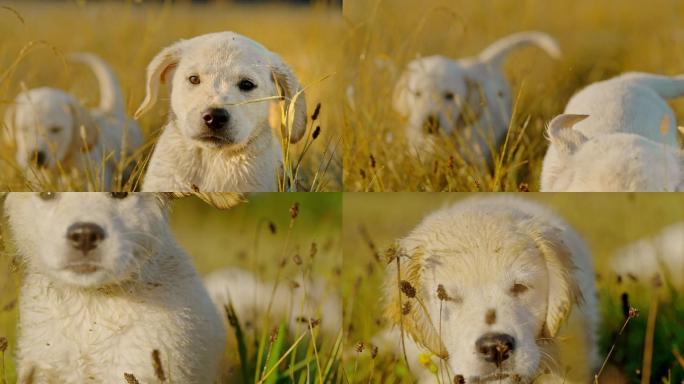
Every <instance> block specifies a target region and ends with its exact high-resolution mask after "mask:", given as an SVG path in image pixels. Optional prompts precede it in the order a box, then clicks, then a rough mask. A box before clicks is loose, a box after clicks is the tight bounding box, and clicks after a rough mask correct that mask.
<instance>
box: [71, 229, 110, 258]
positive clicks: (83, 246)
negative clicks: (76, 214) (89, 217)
mask: <svg viewBox="0 0 684 384" xmlns="http://www.w3.org/2000/svg"><path fill="white" fill-rule="evenodd" d="M105 237H106V235H105V231H104V229H102V227H100V226H99V225H97V224H94V223H75V224H72V225H71V226H70V227H69V228H68V229H67V239H68V240H69V243H70V244H71V246H72V247H74V249H77V250H79V251H82V252H83V253H87V252H88V251H92V250H93V249H95V248H96V247H97V245H98V244H99V243H100V242H102V240H104V238H105Z"/></svg>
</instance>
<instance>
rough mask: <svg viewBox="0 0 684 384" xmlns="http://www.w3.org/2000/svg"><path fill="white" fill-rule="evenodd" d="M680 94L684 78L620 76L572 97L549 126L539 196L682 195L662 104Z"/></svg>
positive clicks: (668, 111) (669, 118)
mask: <svg viewBox="0 0 684 384" xmlns="http://www.w3.org/2000/svg"><path fill="white" fill-rule="evenodd" d="M680 96H684V76H678V77H667V76H659V75H652V74H648V73H637V72H633V73H626V74H623V75H620V76H618V77H615V78H612V79H609V80H606V81H601V82H597V83H594V84H591V85H589V86H588V87H586V88H584V89H583V90H581V91H579V92H578V93H577V94H576V95H574V96H573V97H572V99H570V101H569V102H568V105H567V106H566V107H565V112H564V114H563V115H559V116H557V117H556V118H554V119H553V120H552V121H551V123H550V124H549V128H548V137H549V140H550V142H551V144H550V146H549V149H548V150H547V152H546V156H545V157H544V163H543V167H542V174H541V190H542V191H548V192H599V191H606V192H620V191H625V192H639V191H682V190H684V155H682V153H681V151H680V150H679V149H678V144H677V137H676V135H677V124H676V120H675V115H674V112H673V111H672V108H670V106H668V105H667V103H666V102H665V100H664V99H671V98H675V97H680Z"/></svg>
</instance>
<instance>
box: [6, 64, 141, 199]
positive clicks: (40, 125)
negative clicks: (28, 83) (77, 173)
mask: <svg viewBox="0 0 684 384" xmlns="http://www.w3.org/2000/svg"><path fill="white" fill-rule="evenodd" d="M70 58H71V59H72V60H73V61H75V62H83V63H85V64H87V65H88V66H89V67H90V68H91V70H92V71H93V72H94V73H95V74H96V77H97V79H98V84H99V92H100V105H99V106H98V107H97V108H94V109H92V110H86V109H85V108H83V107H82V106H81V104H80V103H79V102H78V100H76V98H75V97H73V96H72V95H70V94H68V93H66V92H64V91H62V90H59V89H54V88H48V87H43V88H34V89H30V90H28V91H25V92H22V93H20V94H19V95H18V96H17V97H16V99H15V101H14V104H13V105H11V106H10V107H9V108H8V109H7V111H6V112H5V124H6V125H7V127H8V128H9V130H10V131H11V133H12V134H11V136H13V138H14V140H15V142H16V148H17V153H16V160H17V163H18V164H19V166H20V167H21V168H22V169H24V170H25V172H26V173H27V176H28V178H29V180H32V179H35V178H37V177H33V176H32V175H41V174H44V169H41V168H40V167H36V166H35V164H32V159H33V156H34V153H35V152H37V151H41V152H43V153H44V154H45V156H46V160H47V161H46V164H45V168H47V169H49V170H52V171H54V170H56V169H57V167H58V164H59V165H60V166H61V167H62V168H63V169H66V170H68V169H69V168H70V167H74V168H76V169H79V170H81V171H82V172H84V171H90V172H93V173H94V176H95V177H94V178H93V179H95V180H101V183H102V184H101V185H99V184H98V185H93V186H90V187H91V188H93V189H105V190H108V189H109V188H111V187H112V185H111V181H112V174H113V172H114V170H115V169H116V166H117V164H118V163H119V161H120V160H121V155H122V151H123V152H124V153H125V154H126V155H131V154H132V153H133V152H134V151H135V150H136V149H137V147H139V146H140V145H142V134H141V132H140V128H139V127H138V125H137V124H136V123H135V122H134V121H133V120H131V119H128V118H127V117H126V115H125V113H124V106H123V98H122V96H121V90H120V89H119V85H118V82H117V79H116V76H115V75H114V73H113V72H112V70H111V68H109V66H108V65H107V64H106V63H105V62H104V61H103V60H102V59H100V58H99V57H97V56H95V55H92V54H86V53H78V54H73V55H71V56H70ZM105 159H106V160H107V161H106V164H105V165H104V167H102V163H103V160H105Z"/></svg>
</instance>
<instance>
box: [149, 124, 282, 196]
mask: <svg viewBox="0 0 684 384" xmlns="http://www.w3.org/2000/svg"><path fill="white" fill-rule="evenodd" d="M163 135H165V136H167V137H164V138H163V139H164V140H163V141H164V142H166V143H169V146H168V148H173V151H174V153H167V152H159V153H155V155H154V156H153V160H152V161H151V164H150V169H152V168H153V167H154V168H157V169H156V171H159V170H161V172H160V173H163V174H167V175H168V176H169V177H171V178H174V180H175V181H176V183H177V184H181V186H180V188H181V189H182V190H200V191H203V192H212V191H229V190H230V191H257V190H271V189H274V188H275V179H276V175H275V172H276V169H277V166H278V164H277V163H278V161H277V156H276V154H274V149H276V146H275V144H276V143H275V142H274V138H273V134H272V133H271V127H270V125H269V124H268V121H264V122H262V123H261V124H259V126H258V128H257V129H256V130H255V131H254V132H253V134H252V135H251V136H250V138H249V139H248V140H247V141H246V142H245V143H244V144H242V145H240V146H238V147H231V148H216V149H213V148H207V147H202V146H199V145H198V144H197V143H196V142H195V141H194V140H192V139H189V138H187V137H185V136H184V135H183V134H182V132H181V131H180V128H179V127H178V125H177V123H176V122H175V121H171V122H170V124H169V125H168V126H167V127H166V128H165V132H164V133H163ZM160 141H162V140H160ZM170 143H173V144H172V145H171V144H170ZM161 148H162V146H158V147H157V150H161ZM157 150H156V151H157ZM156 151H155V152H156ZM267 178H270V179H272V180H273V181H272V182H270V183H269V182H268V181H269V180H270V179H267ZM271 184H272V185H271ZM152 190H154V189H152Z"/></svg>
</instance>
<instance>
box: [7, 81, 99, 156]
mask: <svg viewBox="0 0 684 384" xmlns="http://www.w3.org/2000/svg"><path fill="white" fill-rule="evenodd" d="M5 124H6V125H7V127H8V128H9V129H10V130H11V131H12V132H13V135H12V136H13V137H14V138H15V140H16V150H17V153H16V160H17V163H19V165H20V166H21V167H22V168H27V167H31V166H34V167H37V168H52V167H54V166H56V165H57V163H59V162H62V161H63V160H64V159H65V158H66V157H67V156H68V155H69V154H73V152H78V151H79V149H80V148H82V147H89V146H90V145H92V144H93V142H94V141H95V140H97V130H96V127H95V124H94V122H93V120H92V119H91V117H90V114H89V113H88V111H87V110H86V109H84V108H83V107H82V106H81V105H80V103H79V102H78V100H76V99H75V98H74V97H73V96H71V95H69V94H68V93H66V92H64V91H61V90H58V89H53V88H35V89H31V90H29V91H26V92H22V93H21V94H19V95H18V96H17V98H16V99H15V103H14V105H12V106H10V107H9V108H8V109H7V111H6V112H5Z"/></svg>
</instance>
